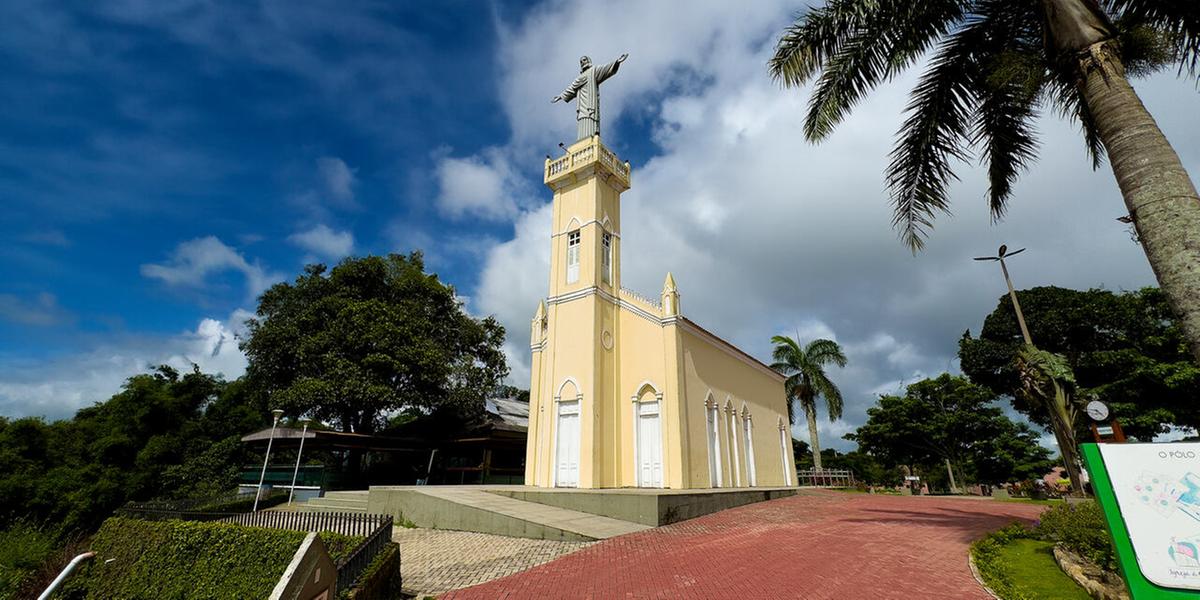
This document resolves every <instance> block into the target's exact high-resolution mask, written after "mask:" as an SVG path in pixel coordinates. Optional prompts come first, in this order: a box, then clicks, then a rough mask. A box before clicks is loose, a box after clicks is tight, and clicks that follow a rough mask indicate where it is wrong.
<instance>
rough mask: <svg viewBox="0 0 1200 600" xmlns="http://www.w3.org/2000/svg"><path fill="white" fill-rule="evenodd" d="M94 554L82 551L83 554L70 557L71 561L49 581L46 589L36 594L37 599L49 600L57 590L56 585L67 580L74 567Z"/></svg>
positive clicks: (94, 554)
mask: <svg viewBox="0 0 1200 600" xmlns="http://www.w3.org/2000/svg"><path fill="white" fill-rule="evenodd" d="M95 556H96V553H95V552H84V553H83V554H80V555H79V556H76V557H75V558H72V559H71V562H69V563H67V566H65V567H63V570H62V572H60V573H59V574H58V577H55V578H54V581H51V582H50V587H47V588H46V591H44V592H42V595H40V596H38V600H50V596H51V595H53V594H54V592H55V591H57V590H58V586H60V585H62V584H63V582H64V581H66V580H67V577H70V576H71V573H73V572H74V571H75V567H78V566H79V565H80V564H82V563H83V561H85V560H89V559H91V558H93V557H95Z"/></svg>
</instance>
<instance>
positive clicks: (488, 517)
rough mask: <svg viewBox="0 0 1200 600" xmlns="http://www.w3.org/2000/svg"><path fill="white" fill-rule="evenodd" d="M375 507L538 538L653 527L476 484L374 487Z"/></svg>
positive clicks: (600, 535) (603, 535)
mask: <svg viewBox="0 0 1200 600" xmlns="http://www.w3.org/2000/svg"><path fill="white" fill-rule="evenodd" d="M370 510H371V512H376V513H384V514H392V515H396V516H403V518H405V519H407V520H409V521H412V522H413V523H415V524H416V525H417V526H419V527H435V528H438V529H456V530H461V531H478V532H481V533H495V534H499V535H509V536H515V537H528V538H535V539H551V540H572V541H593V540H603V539H608V538H610V537H616V536H618V535H625V534H627V533H633V532H635V531H642V530H644V529H650V527H649V526H648V525H642V524H640V523H632V522H629V521H622V520H619V519H613V518H611V517H604V516H600V515H594V514H589V513H585V512H580V511H576V510H570V509H567V508H561V507H557V506H548V505H545V504H538V503H536V502H526V501H523V500H516V499H514V498H509V497H506V496H500V495H497V494H492V493H489V492H487V491H484V490H483V489H480V488H478V487H476V486H437V485H434V486H403V487H399V486H396V487H392V486H384V487H376V488H372V490H371V495H370Z"/></svg>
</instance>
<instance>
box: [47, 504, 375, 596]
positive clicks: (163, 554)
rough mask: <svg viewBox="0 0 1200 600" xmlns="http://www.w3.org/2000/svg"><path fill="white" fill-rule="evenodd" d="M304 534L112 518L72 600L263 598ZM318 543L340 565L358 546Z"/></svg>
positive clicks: (333, 539)
mask: <svg viewBox="0 0 1200 600" xmlns="http://www.w3.org/2000/svg"><path fill="white" fill-rule="evenodd" d="M306 535H307V534H306V533H304V532H302V531H284V530H277V529H264V528H260V527H245V526H242V525H234V524H231V523H214V522H196V521H141V520H136V519H126V518H121V517H113V518H111V519H108V520H107V521H105V522H104V525H103V526H101V528H100V531H99V532H97V533H96V537H95V538H94V539H93V541H92V549H93V550H94V551H95V552H96V560H95V561H94V562H93V563H91V564H90V565H89V566H88V568H87V569H86V570H85V571H84V572H83V573H82V574H81V576H80V577H78V578H77V579H74V580H72V584H71V586H70V587H71V591H73V592H74V594H72V595H75V596H78V595H80V592H85V593H86V597H87V598H95V599H100V598H103V599H105V600H108V599H112V600H134V599H143V598H145V599H150V598H171V599H177V600H193V599H195V600H201V599H203V600H218V599H226V598H228V599H230V600H234V599H243V598H265V597H267V596H268V595H269V594H270V593H271V590H272V589H273V588H274V587H275V584H276V582H278V580H279V577H280V576H281V575H283V571H284V569H286V568H287V565H288V563H290V562H291V560H292V556H293V555H294V554H295V553H296V550H297V549H298V548H299V547H300V543H301V542H302V541H303V540H304V537H305V536H306ZM320 537H321V540H322V541H323V542H325V544H326V546H327V547H328V548H329V551H330V554H331V555H333V557H334V561H335V562H336V561H337V560H338V559H339V558H341V557H342V556H345V554H346V553H347V552H348V551H349V550H350V549H352V548H353V547H354V546H355V545H356V544H357V543H358V541H359V540H360V538H353V537H349V536H343V535H337V534H333V533H321V534H320ZM109 559H112V560H111V562H109Z"/></svg>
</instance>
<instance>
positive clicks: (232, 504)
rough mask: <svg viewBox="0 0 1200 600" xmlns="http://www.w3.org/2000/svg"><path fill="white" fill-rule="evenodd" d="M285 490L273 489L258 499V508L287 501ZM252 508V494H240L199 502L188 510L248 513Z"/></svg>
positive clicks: (269, 506)
mask: <svg viewBox="0 0 1200 600" xmlns="http://www.w3.org/2000/svg"><path fill="white" fill-rule="evenodd" d="M287 499H288V494H287V492H282V491H274V492H272V493H270V494H268V495H266V496H265V497H263V498H262V499H261V500H259V501H258V509H259V510H262V509H264V508H271V507H272V506H278V505H280V504H283V503H284V502H287ZM253 508H254V494H242V495H241V496H240V497H237V498H232V499H228V498H225V499H218V500H214V501H213V502H209V503H207V504H200V505H197V506H195V507H193V508H189V509H188V510H194V511H199V512H220V513H248V512H250V511H251V510H252V509H253Z"/></svg>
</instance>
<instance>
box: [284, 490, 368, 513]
mask: <svg viewBox="0 0 1200 600" xmlns="http://www.w3.org/2000/svg"><path fill="white" fill-rule="evenodd" d="M299 510H300V512H323V513H330V512H335V513H336V512H346V513H365V512H367V492H366V491H362V492H357V491H356V492H327V493H326V494H325V496H324V497H321V498H312V499H310V500H309V501H308V502H305V503H304V504H302V505H300V508H299Z"/></svg>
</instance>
